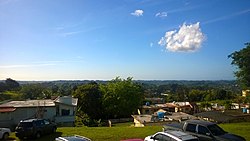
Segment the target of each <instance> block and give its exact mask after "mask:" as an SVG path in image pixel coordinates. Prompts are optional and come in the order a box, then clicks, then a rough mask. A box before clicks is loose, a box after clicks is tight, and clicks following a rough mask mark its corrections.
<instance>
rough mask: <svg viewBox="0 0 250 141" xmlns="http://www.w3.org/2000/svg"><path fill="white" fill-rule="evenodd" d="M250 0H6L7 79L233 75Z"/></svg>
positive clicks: (1, 33)
mask: <svg viewBox="0 0 250 141" xmlns="http://www.w3.org/2000/svg"><path fill="white" fill-rule="evenodd" d="M246 42H250V0H0V80H5V79H6V78H12V79H14V80H111V79H114V78H115V77H121V78H124V79H126V78H127V77H132V78H133V79H134V80H234V79H235V77H234V71H235V70H236V67H235V66H232V65H231V61H232V60H231V59H230V58H228V55H230V54H231V53H233V52H234V51H239V50H240V49H242V48H244V47H245V45H244V44H245V43H246Z"/></svg>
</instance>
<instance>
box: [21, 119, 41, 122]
mask: <svg viewBox="0 0 250 141" xmlns="http://www.w3.org/2000/svg"><path fill="white" fill-rule="evenodd" d="M38 120H42V119H37V118H33V119H26V120H21V122H33V121H38Z"/></svg>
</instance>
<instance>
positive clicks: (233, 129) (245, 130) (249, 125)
mask: <svg viewBox="0 0 250 141" xmlns="http://www.w3.org/2000/svg"><path fill="white" fill-rule="evenodd" d="M220 127H222V128H223V129H224V130H225V131H227V132H230V133H234V134H237V135H240V136H242V137H244V138H245V139H246V140H247V141H250V134H249V131H250V122H241V123H227V124H220Z"/></svg>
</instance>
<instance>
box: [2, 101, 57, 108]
mask: <svg viewBox="0 0 250 141" xmlns="http://www.w3.org/2000/svg"><path fill="white" fill-rule="evenodd" d="M1 106H13V107H38V106H45V107H51V106H55V103H54V100H51V99H44V100H25V101H10V102H7V103H4V104H2V105H1Z"/></svg>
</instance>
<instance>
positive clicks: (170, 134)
mask: <svg viewBox="0 0 250 141" xmlns="http://www.w3.org/2000/svg"><path fill="white" fill-rule="evenodd" d="M172 140H173V141H199V139H198V138H197V137H195V136H192V135H189V134H187V133H184V132H182V131H176V130H166V131H164V132H157V133H155V134H154V135H152V136H148V137H146V138H145V139H144V141H172Z"/></svg>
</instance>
